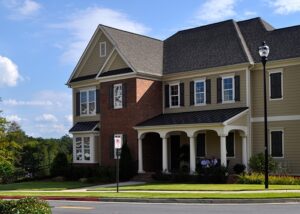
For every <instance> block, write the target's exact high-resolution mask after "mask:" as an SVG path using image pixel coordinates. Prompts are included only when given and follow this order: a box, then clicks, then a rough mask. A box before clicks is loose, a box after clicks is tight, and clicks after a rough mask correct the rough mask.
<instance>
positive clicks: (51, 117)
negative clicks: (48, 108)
mask: <svg viewBox="0 0 300 214" xmlns="http://www.w3.org/2000/svg"><path fill="white" fill-rule="evenodd" d="M35 120H36V121H44V122H57V121H58V120H57V118H56V117H55V116H54V115H53V114H42V115H41V116H38V117H36V118H35Z"/></svg>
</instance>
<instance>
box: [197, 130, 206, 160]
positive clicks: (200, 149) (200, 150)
mask: <svg viewBox="0 0 300 214" xmlns="http://www.w3.org/2000/svg"><path fill="white" fill-rule="evenodd" d="M196 155H197V157H205V155H206V154H205V134H204V133H200V134H198V135H197V151H196Z"/></svg>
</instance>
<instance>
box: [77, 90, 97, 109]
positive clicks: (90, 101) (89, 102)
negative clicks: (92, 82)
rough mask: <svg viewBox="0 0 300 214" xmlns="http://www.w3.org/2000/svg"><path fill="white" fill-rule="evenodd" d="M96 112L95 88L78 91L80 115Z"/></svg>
mask: <svg viewBox="0 0 300 214" xmlns="http://www.w3.org/2000/svg"><path fill="white" fill-rule="evenodd" d="M95 114H96V89H90V90H81V91H80V115H95Z"/></svg>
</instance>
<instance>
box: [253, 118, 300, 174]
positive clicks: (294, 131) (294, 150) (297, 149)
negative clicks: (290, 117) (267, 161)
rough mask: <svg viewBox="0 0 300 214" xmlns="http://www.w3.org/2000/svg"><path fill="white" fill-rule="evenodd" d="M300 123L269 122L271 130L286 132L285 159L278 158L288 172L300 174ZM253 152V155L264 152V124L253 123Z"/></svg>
mask: <svg viewBox="0 0 300 214" xmlns="http://www.w3.org/2000/svg"><path fill="white" fill-rule="evenodd" d="M299 127H300V121H279V122H269V130H272V129H283V132H284V140H283V141H284V158H276V160H277V161H278V162H281V165H282V166H283V167H286V168H287V172H288V173H291V174H297V175H299V174H300V129H299ZM252 131H253V135H252V139H253V142H252V151H253V154H257V153H260V152H264V126H263V123H262V122H260V123H252Z"/></svg>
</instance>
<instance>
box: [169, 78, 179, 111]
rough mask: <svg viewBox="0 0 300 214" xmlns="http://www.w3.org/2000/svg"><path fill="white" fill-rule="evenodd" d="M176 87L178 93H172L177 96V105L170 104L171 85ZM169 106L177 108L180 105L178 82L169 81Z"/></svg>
mask: <svg viewBox="0 0 300 214" xmlns="http://www.w3.org/2000/svg"><path fill="white" fill-rule="evenodd" d="M176 85H177V87H178V90H177V91H178V95H173V96H178V105H172V98H171V86H176ZM169 107H170V108H179V107H180V83H179V82H177V83H171V84H169Z"/></svg>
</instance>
